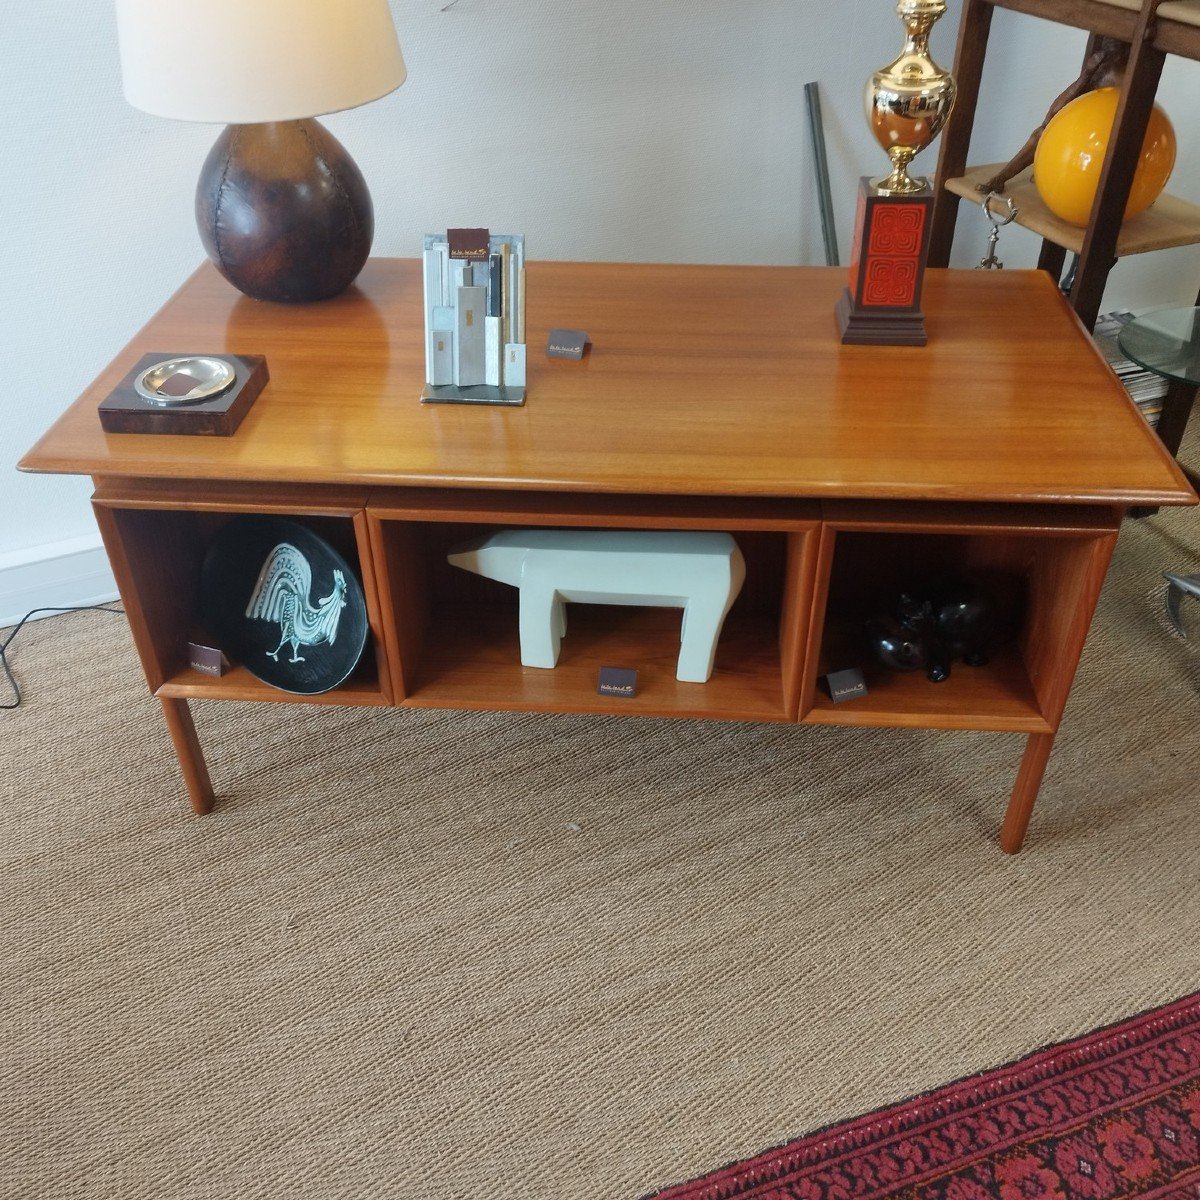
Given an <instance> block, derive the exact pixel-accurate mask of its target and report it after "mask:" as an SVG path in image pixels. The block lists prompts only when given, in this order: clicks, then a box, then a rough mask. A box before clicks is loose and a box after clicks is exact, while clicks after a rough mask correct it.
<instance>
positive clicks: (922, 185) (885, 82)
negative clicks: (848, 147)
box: [837, 0, 955, 346]
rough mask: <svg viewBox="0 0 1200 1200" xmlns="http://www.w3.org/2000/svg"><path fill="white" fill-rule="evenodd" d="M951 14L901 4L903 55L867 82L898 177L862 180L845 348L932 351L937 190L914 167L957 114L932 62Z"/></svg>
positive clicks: (951, 89) (947, 84)
mask: <svg viewBox="0 0 1200 1200" xmlns="http://www.w3.org/2000/svg"><path fill="white" fill-rule="evenodd" d="M945 11H946V3H945V0H899V2H898V3H897V5H896V12H897V13H899V14H900V19H901V20H902V21H903V22H904V30H905V40H904V48H903V49H902V50H901V51H900V54H899V55H898V56H897V58H896V59H895V61H893V62H891V63H889V64H888V65H887V66H886V67H884V68H883V69H882V70H881V71H876V72H875V74H874V75H872V76H871V78H870V80H869V81H868V82H867V91H866V103H867V123H868V124H869V125H870V127H871V132H872V133H873V134H874V135H875V139H876V141H878V142H879V144H880V145H881V146H882V147H883V148H884V149H885V150H886V151H887V154H888V158H890V159H891V162H892V171H891V174H890V175H885V176H884V177H882V178H881V179H876V180H872V179H871V178H870V177H869V176H863V178H862V179H861V180H859V187H858V216H857V218H856V220H855V227H854V249H853V251H852V253H851V261H850V286H849V287H848V288H847V289H846V291H845V292H844V293H843V295H842V298H841V299H840V300H839V301H838V305H837V319H838V327H839V329H840V330H841V334H842V341H843V342H853V343H861V344H865V345H885V346H923V345H925V341H926V338H925V318H924V315H923V314H922V312H921V285H922V283H923V282H924V278H925V256H926V253H927V250H928V237H927V231H928V226H929V220H930V215H931V213H932V210H933V190H932V189H931V188H930V186H929V181H928V180H927V179H913V178H912V176H910V175H909V173H908V166H909V163H911V162H912V160H913V159H914V158H915V157H916V156H917V155H918V154H919V153H920V152H921V151H922V150H924V149H925V147H926V146H928V145H929V143H930V142H932V141H933V139H934V138H935V137H937V135H938V134H939V133H940V132H941V131H942V127H943V126H944V125H945V124H946V121H947V120H948V119H949V117H950V111H951V109H952V108H953V107H954V95H955V86H954V79H953V77H952V76H951V75H950V73H949V72H948V71H943V70H942V69H941V67H939V66H938V65H937V63H935V62H934V61H933V59H932V58H931V57H930V54H929V31H930V30H931V29H932V28H933V25H934V22H935V21H937V19H938V18H939V17H940V16H941V15H942V14H943V13H944V12H945Z"/></svg>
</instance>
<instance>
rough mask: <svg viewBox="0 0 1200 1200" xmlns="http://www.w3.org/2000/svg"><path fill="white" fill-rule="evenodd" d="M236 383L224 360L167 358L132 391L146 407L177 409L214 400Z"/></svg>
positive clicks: (140, 378) (136, 382) (148, 370)
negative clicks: (149, 405)
mask: <svg viewBox="0 0 1200 1200" xmlns="http://www.w3.org/2000/svg"><path fill="white" fill-rule="evenodd" d="M236 382H237V372H236V371H235V370H234V369H233V367H231V366H230V365H229V363H227V362H225V360H224V359H221V358H211V357H209V356H207V355H197V356H195V357H192V358H168V359H165V360H164V361H163V362H160V363H155V364H154V365H153V366H152V367H147V368H146V369H145V370H144V371H143V372H142V373H141V374H140V375H139V376H138V377H137V378H136V379H135V380H134V381H133V388H134V391H136V392H137V394H138V395H139V396H141V398H142V399H143V400H145V401H146V403H147V404H154V405H156V406H157V407H159V408H178V407H180V406H181V405H185V404H200V403H202V402H203V401H205V400H213V399H215V398H216V397H217V396H219V395H221V393H222V392H227V391H229V389H230V388H231V387H233V385H234V384H235V383H236Z"/></svg>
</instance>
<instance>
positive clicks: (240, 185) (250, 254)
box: [196, 119, 375, 303]
mask: <svg viewBox="0 0 1200 1200" xmlns="http://www.w3.org/2000/svg"><path fill="white" fill-rule="evenodd" d="M196 223H197V225H198V226H199V228H200V239H201V241H202V242H203V243H204V249H205V251H206V252H207V254H208V257H209V258H211V259H212V261H213V263H214V264H215V265H216V267H217V269H218V270H219V271H220V272H221V274H222V275H224V276H225V278H226V279H228V280H229V282H230V283H232V284H233V286H234V287H236V288H237V289H238V290H239V291H242V292H245V294H246V295H247V296H253V297H255V298H256V299H258V300H276V301H282V302H284V303H302V302H306V301H313V300H325V299H328V298H329V297H330V296H336V295H337V294H338V293H339V292H342V291H345V289H346V288H348V287H349V286H350V284H351V283H353V282H354V280H355V278H356V277H357V276H358V273H359V271H361V270H362V267H363V264H364V263H365V262H366V261H367V255H368V254H370V252H371V240H372V237H373V236H374V232H375V217H374V212H373V210H372V207H371V196H370V193H369V192H368V191H367V185H366V181H365V180H364V179H363V177H362V172H361V171H360V170H359V169H358V167H357V165H356V164H355V162H354V160H353V159H352V158H351V157H350V155H349V154H347V153H346V150H345V148H344V147H343V146H342V144H341V143H340V142H339V141H338V140H337V138H335V137H334V136H333V135H332V134H331V133H330V132H329V131H328V130H327V129H325V128H324V127H323V126H322V125H320V124H319V123H318V122H316V121H314V120H311V119H308V120H303V121H273V122H265V123H262V124H256V125H229V126H227V127H226V129H225V130H224V132H223V133H222V134H221V136H220V137H219V138H217V141H216V143H215V144H214V145H213V148H212V150H210V151H209V154H208V157H207V158H206V159H205V161H204V167H203V169H202V170H201V172H200V182H199V184H198V185H197V188H196Z"/></svg>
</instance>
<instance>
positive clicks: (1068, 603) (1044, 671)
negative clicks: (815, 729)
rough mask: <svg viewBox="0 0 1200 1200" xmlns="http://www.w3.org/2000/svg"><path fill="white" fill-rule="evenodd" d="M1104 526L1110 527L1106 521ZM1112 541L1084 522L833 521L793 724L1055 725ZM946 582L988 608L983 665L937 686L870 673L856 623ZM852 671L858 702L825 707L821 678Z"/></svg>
mask: <svg viewBox="0 0 1200 1200" xmlns="http://www.w3.org/2000/svg"><path fill="white" fill-rule="evenodd" d="M1112 520H1113V522H1114V523H1115V518H1112ZM1114 540H1115V528H1108V527H1106V524H1105V522H1104V521H1103V520H1097V517H1096V514H1090V515H1088V516H1087V517H1085V519H1084V520H1083V522H1082V523H1081V524H1080V523H1072V522H1071V521H1069V520H1065V521H1064V523H1063V525H1061V526H1058V527H1055V526H1053V525H1050V524H1047V523H1046V522H1045V521H1040V520H1039V521H1035V522H1033V523H1031V524H1014V525H1008V526H1000V527H997V526H990V527H989V526H987V525H986V523H985V522H983V521H975V522H970V521H968V522H967V523H966V524H963V525H960V526H956V525H955V523H954V522H953V520H951V521H949V522H942V523H933V524H932V525H924V526H923V525H920V524H915V525H913V526H910V527H907V528H906V527H905V526H904V525H903V524H902V523H900V524H897V523H895V522H890V523H888V525H887V526H886V527H883V528H872V527H871V525H870V523H869V522H863V521H855V520H849V521H847V522H845V523H844V524H843V525H842V527H840V528H839V522H838V521H837V519H836V517H834V519H833V520H831V521H830V522H828V523H827V524H826V526H825V530H824V533H823V539H822V548H821V560H822V561H821V567H820V568H819V578H820V579H821V580H822V583H821V584H820V585H819V586H818V597H817V601H816V604H815V606H814V612H813V628H812V632H811V635H810V643H809V661H810V663H811V664H812V671H811V674H810V675H809V676H808V677H807V678H806V680H805V685H804V688H803V691H802V696H801V707H800V719H801V720H802V721H806V722H811V723H815V724H826V725H885V726H911V727H926V728H934V729H986V730H1001V731H1002V730H1012V731H1020V732H1024V733H1050V732H1053V731H1054V730H1055V729H1056V728H1057V725H1058V721H1059V718H1060V717H1061V715H1062V708H1063V705H1064V704H1065V701H1066V694H1067V690H1068V689H1069V686H1070V680H1071V678H1072V676H1073V674H1074V669H1075V665H1076V663H1077V660H1078V656H1079V652H1080V650H1081V649H1082V645H1083V638H1084V636H1085V635H1086V632H1087V625H1088V623H1089V621H1090V617H1091V613H1092V610H1093V607H1094V604H1095V598H1096V594H1097V592H1098V590H1099V586H1100V583H1101V581H1102V580H1103V572H1104V569H1105V568H1106V567H1107V563H1108V558H1109V555H1110V554H1111V549H1112V542H1113V541H1114ZM946 576H966V577H967V578H969V579H970V580H972V581H973V582H974V583H975V584H976V585H977V586H978V587H979V588H980V590H981V591H983V592H984V594H985V595H987V596H988V597H989V599H990V600H991V602H992V605H993V611H994V625H995V632H994V637H993V638H992V641H991V644H990V645H989V649H988V652H989V661H988V662H987V663H986V664H985V665H983V666H978V667H970V666H967V665H966V664H964V663H962V662H955V663H954V665H953V667H952V669H951V674H950V677H949V679H947V680H945V681H943V682H941V683H932V682H930V681H929V679H928V678H927V677H926V674H925V672H924V671H923V670H918V671H894V670H891V669H889V668H887V667H885V666H883V665H882V664H881V663H879V662H878V661H877V660H876V658H875V657H874V654H873V653H872V651H871V649H870V647H869V645H868V642H867V637H866V632H865V626H866V622H867V620H868V618H870V617H872V616H874V615H876V614H879V613H884V612H889V611H891V608H892V605H893V601H894V598H895V596H896V595H897V594H898V592H899V591H900V590H901V589H902V588H905V587H908V588H914V587H915V588H916V589H917V590H919V589H920V587H921V585H922V584H925V585H928V584H929V583H931V582H933V581H934V580H937V579H939V578H944V577H946ZM853 667H856V668H859V669H861V670H862V672H863V675H864V677H865V680H866V685H867V695H866V696H865V697H861V698H858V699H855V700H850V701H846V702H843V703H840V704H835V703H834V702H833V701H832V699H831V698H830V697H829V695H828V692H827V690H826V689H825V687H824V683H823V676H824V675H825V674H827V673H828V672H830V671H836V670H842V669H846V668H853Z"/></svg>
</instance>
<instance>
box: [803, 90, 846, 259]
mask: <svg viewBox="0 0 1200 1200" xmlns="http://www.w3.org/2000/svg"><path fill="white" fill-rule="evenodd" d="M804 102H805V105H806V107H807V108H808V131H809V133H810V134H811V136H812V148H813V162H814V163H815V165H816V168H817V202H818V203H819V204H820V206H821V236H822V237H823V238H824V239H825V265H826V266H827V267H836V266H839V265H840V264H839V263H838V248H837V230H836V229H835V228H834V225H833V195H832V193H831V192H830V190H829V160H828V159H827V158H826V157H825V124H824V122H823V121H822V119H821V95H820V92H819V91H818V90H817V84H816V83H806V84H805V85H804Z"/></svg>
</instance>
